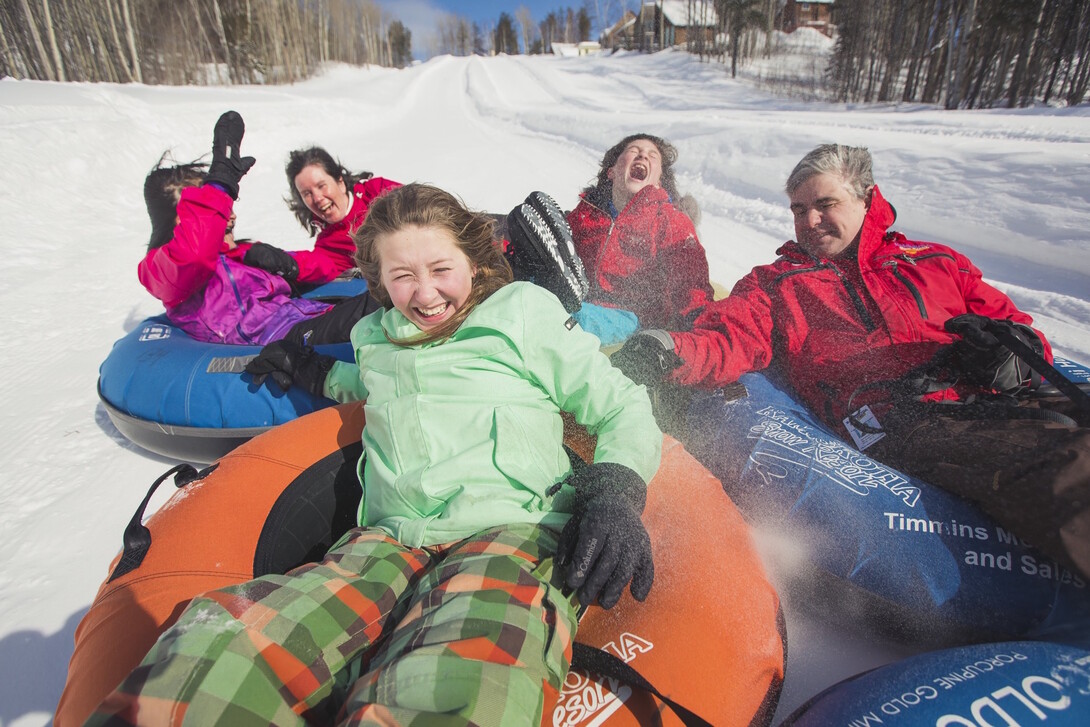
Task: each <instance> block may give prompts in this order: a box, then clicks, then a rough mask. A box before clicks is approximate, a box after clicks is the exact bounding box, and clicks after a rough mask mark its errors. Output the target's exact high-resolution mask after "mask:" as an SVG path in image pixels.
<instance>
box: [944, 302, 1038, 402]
mask: <svg viewBox="0 0 1090 727" xmlns="http://www.w3.org/2000/svg"><path fill="white" fill-rule="evenodd" d="M945 328H946V330H947V331H949V332H950V333H954V334H957V335H958V336H961V338H960V339H959V340H957V341H954V343H953V344H952V350H951V354H952V358H953V362H954V365H955V366H956V367H957V368H958V369H959V370H960V372H961V373H962V374H963V375H964V376H965V378H966V379H968V380H969V381H970V382H972V383H974V384H976V385H977V386H981V387H983V388H985V389H994V390H995V391H999V392H1001V393H1005V394H1016V393H1018V392H1019V391H1022V390H1023V389H1026V388H1035V387H1036V386H1038V385H1040V383H1041V377H1040V375H1039V374H1037V373H1036V372H1035V371H1033V369H1031V368H1030V367H1029V365H1028V364H1027V363H1026V362H1025V361H1023V360H1022V359H1021V357H1019V356H1017V355H1015V354H1014V353H1013V352H1012V351H1011V350H1010V349H1008V348H1007V347H1006V346H1005V345H1003V343H1002V342H1000V340H999V338H997V337H996V334H997V333H999V334H1002V333H1004V332H1006V333H1009V334H1012V335H1013V336H1014V337H1015V338H1017V339H1018V340H1019V341H1021V342H1022V343H1025V344H1026V345H1028V346H1029V347H1030V348H1031V349H1033V350H1034V351H1036V352H1037V353H1038V354H1042V355H1043V354H1044V344H1043V343H1042V342H1041V339H1040V337H1039V336H1038V335H1037V334H1036V333H1035V332H1034V330H1033V329H1032V328H1030V327H1029V326H1026V325H1023V324H1021V323H1015V322H1014V321H1009V320H997V319H994V318H988V317H986V316H980V315H976V314H975V313H966V314H964V315H960V316H956V317H954V318H951V319H949V320H948V321H946V323H945Z"/></svg>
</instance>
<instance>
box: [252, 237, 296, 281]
mask: <svg viewBox="0 0 1090 727" xmlns="http://www.w3.org/2000/svg"><path fill="white" fill-rule="evenodd" d="M242 262H244V263H245V264H247V265H249V266H250V267H252V268H261V269H262V270H266V271H268V272H270V273H272V274H273V275H279V276H280V277H282V278H284V280H287V281H288V282H289V283H294V282H295V281H296V279H297V278H298V277H299V263H297V262H295V258H293V257H292V256H291V255H289V254H288V253H286V252H284V251H283V250H281V249H280V248H278V247H273V246H272V245H266V244H265V243H264V242H255V243H254V244H252V245H250V249H249V250H247V251H246V254H245V255H243V256H242Z"/></svg>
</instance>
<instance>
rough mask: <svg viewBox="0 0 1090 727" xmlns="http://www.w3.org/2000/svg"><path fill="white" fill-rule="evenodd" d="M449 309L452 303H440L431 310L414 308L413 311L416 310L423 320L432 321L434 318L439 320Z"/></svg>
mask: <svg viewBox="0 0 1090 727" xmlns="http://www.w3.org/2000/svg"><path fill="white" fill-rule="evenodd" d="M449 307H450V303H440V304H439V305H436V306H432V307H431V308H414V309H413V310H415V311H416V313H417V315H419V316H420V317H421V318H422V319H423V320H430V319H433V318H438V317H439V316H441V315H443V314H444V313H446V312H447V308H449Z"/></svg>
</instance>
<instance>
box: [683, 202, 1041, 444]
mask: <svg viewBox="0 0 1090 727" xmlns="http://www.w3.org/2000/svg"><path fill="white" fill-rule="evenodd" d="M894 217H895V215H894V212H893V208H892V207H891V206H890V205H889V203H888V202H886V200H885V199H884V198H883V197H882V195H881V193H880V192H879V191H878V188H877V187H875V188H874V192H873V197H872V200H871V206H870V209H869V210H868V212H867V214H866V217H865V218H864V220H863V228H862V233H861V236H860V242H859V255H858V261H857V262H855V264H858V265H859V272H860V273H861V275H862V278H861V279H862V281H863V282H864V285H865V288H864V289H861V290H857V288H856V286H855V285H852V284H851V281H850V280H849V277H848V276H845V275H844V274H843V273H841V272H840V271H839V270H838V269H837V268H836V267H835V266H834V265H833V264H832V263H831V262H829V261H828V260H819V259H817V258H815V257H813V256H811V255H810V254H808V253H807V252H806V251H805V250H803V248H802V247H801V246H799V245H798V243H796V242H788V243H786V244H784V245H783V246H782V247H780V249H779V250H777V253H778V254H779V255H780V257H779V259H777V260H776V261H775V262H773V263H771V264H770V265H761V266H758V267H756V268H754V269H753V270H752V271H750V272H749V273H748V274H747V275H746V276H745V277H743V278H742V279H741V280H739V281H738V283H737V284H736V285H735V286H734V289H733V290H732V291H731V294H730V295H729V296H728V297H727V298H724V299H723V300H720V301H717V302H714V303H710V304H709V305H708V307H707V308H706V309H705V311H704V313H703V314H702V315H701V316H700V317H699V318H698V319H697V321H696V323H695V324H694V327H693V330H692V331H691V332H689V333H673V334H671V335H672V336H673V339H674V350H675V351H676V352H677V353H678V355H679V356H680V357H681V358H682V361H683V363H682V365H681V366H680V367H679V368H678V369H676V370H675V371H674V373H673V376H672V378H673V380H675V381H677V382H679V383H683V384H703V385H707V386H719V385H723V384H727V383H730V382H733V381H735V380H737V378H738V377H739V376H740V375H741V374H744V373H746V372H748V371H758V370H761V369H764V368H765V367H768V366H774V367H775V368H776V370H777V371H778V372H779V373H782V374H783V375H784V376H785V378H786V380H787V383H789V384H790V385H791V386H792V387H794V389H795V391H796V393H797V394H798V395H799V397H801V400H802V401H803V402H804V403H805V404H806V405H807V406H809V407H810V409H811V410H812V411H813V412H814V413H815V414H816V415H818V416H819V417H821V418H822V419H824V421H825V423H826V424H828V425H829V426H830V427H832V428H833V429H834V431H843V429H841V426H842V419H843V418H844V417H846V416H847V415H848V413H849V412H848V411H847V406H848V401H849V398H850V397H851V396H852V395H853V393H855V392H857V390H858V389H859V388H860V387H861V386H864V385H866V384H868V383H871V382H881V381H890V380H893V379H897V378H899V377H900V376H901V375H903V374H904V373H906V372H907V371H908V370H910V369H912V368H914V367H916V366H918V365H921V364H924V363H927V362H928V361H930V360H931V359H932V358H933V357H934V355H935V353H936V352H937V351H938V349H939V348H941V347H942V346H944V345H945V344H948V343H950V342H951V341H953V340H954V339H955V336H953V335H952V334H950V333H947V332H946V330H945V329H944V328H943V324H944V323H945V322H946V320H947V319H949V318H952V317H954V316H957V315H961V314H962V313H976V314H979V315H983V316H988V317H990V318H998V319H1003V318H1006V319H1010V320H1013V321H1015V322H1017V323H1025V324H1030V323H1032V319H1031V318H1030V317H1029V316H1028V315H1026V314H1025V313H1022V312H1021V311H1019V310H1018V309H1017V308H1016V307H1015V306H1014V303H1013V302H1011V300H1010V298H1008V297H1007V296H1006V295H1004V294H1003V293H1001V292H1000V291H998V290H996V289H995V288H993V287H992V286H990V285H988V284H987V283H985V282H984V281H983V280H982V279H981V273H980V270H978V269H977V267H976V266H975V265H973V264H972V263H971V262H970V261H969V259H968V258H967V257H965V256H964V255H962V254H960V253H958V252H955V251H954V250H952V249H951V248H949V247H947V246H945V245H938V244H935V243H932V242H915V241H912V240H909V239H907V238H906V237H905V236H904V235H902V234H900V233H899V232H887V228H888V227H889V226H890V225H892V224H893V221H894ZM838 262H839V261H838ZM842 264H843V263H842ZM852 277H854V276H852ZM857 279H859V278H857ZM1038 335H1040V336H1041V340H1042V341H1043V342H1044V347H1045V356H1046V358H1048V359H1049V360H1051V358H1052V350H1051V347H1050V346H1049V345H1048V342H1047V341H1045V338H1044V336H1043V335H1041V334H1040V332H1038ZM885 398H887V395H885V394H883V392H881V391H874V390H869V391H868V392H865V393H864V392H860V393H859V394H857V396H856V399H855V401H853V402H852V409H853V410H854V409H856V408H858V407H859V406H860V405H862V404H865V403H873V402H878V401H881V400H882V399H885ZM929 398H935V397H933V396H930V397H929ZM939 398H950V399H956V398H958V394H957V392H955V391H953V390H949V391H947V392H944V394H943V395H942V396H941V397H939Z"/></svg>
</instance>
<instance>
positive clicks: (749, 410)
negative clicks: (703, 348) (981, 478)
mask: <svg viewBox="0 0 1090 727" xmlns="http://www.w3.org/2000/svg"><path fill="white" fill-rule="evenodd" d="M1061 363H1062V362H1061ZM1074 368H1075V366H1074V365H1072V366H1066V365H1065V368H1064V369H1062V370H1065V371H1066V372H1067V373H1068V375H1071V371H1073V370H1074ZM740 384H742V386H743V387H744V393H743V394H742V395H741V396H739V398H732V396H734V394H735V393H737V392H733V391H732V390H727V391H726V393H724V391H719V392H715V393H713V394H710V395H704V396H701V397H698V398H695V399H694V400H693V401H692V402H691V403H690V407H689V410H688V413H687V435H686V436H685V443H686V446H688V447H689V451H691V452H692V453H693V455H694V456H696V458H697V459H699V460H700V461H701V462H702V463H703V464H704V465H705V466H706V467H708V469H709V470H711V472H712V473H713V474H714V475H715V476H716V477H718V478H719V479H720V480H721V481H722V482H723V483H724V485H725V487H726V491H727V494H728V495H729V496H730V497H731V499H732V500H733V501H734V502H735V503H737V505H738V507H739V508H740V509H741V511H742V512H743V513H744V514H745V515H746V517H747V519H748V520H749V521H750V522H751V523H755V524H757V525H758V530H759V531H760V532H761V533H762V534H767V537H768V540H769V542H770V544H771V545H770V547H772V549H773V552H775V553H776V556H775V557H776V559H777V561H779V562H780V563H781V564H782V565H783V570H785V571H786V573H787V577H788V578H790V579H791V580H792V586H793V587H795V588H799V589H800V591H801V592H802V593H805V594H809V595H808V597H806V598H804V599H802V600H803V601H804V602H806V603H808V606H810V607H814V608H817V609H819V610H820V612H821V613H822V614H823V617H824V616H825V615H827V616H828V617H829V618H830V619H832V620H833V621H836V622H839V623H851V624H853V626H854V627H858V626H860V625H863V626H867V627H870V628H872V629H874V630H875V631H874V632H875V633H881V634H882V635H884V636H889V637H893V638H895V639H897V640H905V641H912V642H915V643H917V644H927V645H929V646H931V647H932V648H934V647H936V646H940V645H955V644H963V643H968V642H970V641H981V640H989V641H1007V640H1014V639H1022V638H1045V639H1049V640H1060V641H1063V640H1069V641H1071V643H1078V644H1082V645H1087V644H1086V642H1088V641H1090V585H1088V584H1087V582H1086V580H1085V579H1084V578H1082V577H1081V576H1079V575H1078V574H1076V573H1072V572H1070V571H1068V570H1067V569H1065V568H1063V567H1060V566H1058V565H1057V564H1056V563H1055V562H1053V561H1051V560H1050V559H1048V558H1046V557H1044V556H1043V555H1041V554H1040V553H1038V552H1037V551H1036V550H1035V549H1034V548H1033V547H1032V546H1030V545H1028V544H1026V543H1025V542H1023V541H1021V540H1019V539H1017V538H1015V537H1014V536H1012V535H1011V534H1010V533H1009V532H1007V531H1006V530H1005V529H1004V528H1002V527H1000V526H999V525H997V524H996V523H995V522H994V521H993V520H991V519H990V518H989V517H988V516H986V515H984V514H983V513H982V512H981V511H980V510H979V509H978V508H977V507H976V506H974V505H972V504H970V503H968V502H967V501H964V500H962V499H960V498H958V497H955V496H953V495H951V494H949V493H947V492H946V491H944V490H942V489H940V488H938V487H935V486H932V485H929V484H927V483H925V482H922V481H919V480H917V479H914V478H912V477H909V476H907V475H904V474H902V473H900V472H898V471H897V470H894V469H891V468H889V467H886V466H884V465H882V464H879V463H878V462H875V461H874V460H872V459H870V458H869V457H867V456H866V455H865V454H862V453H860V452H859V451H858V450H857V449H855V448H854V447H853V446H851V445H849V444H846V443H845V442H844V441H842V440H841V439H839V438H837V437H836V436H835V435H833V434H832V433H830V432H829V430H828V429H827V428H825V426H824V425H823V424H822V423H821V422H820V421H819V420H817V419H816V418H815V417H814V416H812V415H811V414H810V412H809V411H808V409H807V408H806V407H804V406H802V405H801V404H799V403H798V402H796V401H795V400H794V399H792V398H791V397H790V396H789V395H788V394H787V393H785V392H784V391H783V390H782V389H780V388H778V387H777V386H775V385H774V384H773V383H772V382H771V381H770V380H769V379H768V378H766V377H765V376H763V375H761V374H746V375H744V376H742V377H741V379H740ZM734 388H736V387H734ZM830 581H831V582H830Z"/></svg>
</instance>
